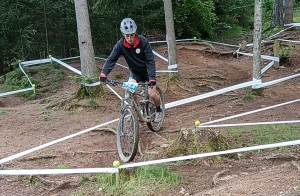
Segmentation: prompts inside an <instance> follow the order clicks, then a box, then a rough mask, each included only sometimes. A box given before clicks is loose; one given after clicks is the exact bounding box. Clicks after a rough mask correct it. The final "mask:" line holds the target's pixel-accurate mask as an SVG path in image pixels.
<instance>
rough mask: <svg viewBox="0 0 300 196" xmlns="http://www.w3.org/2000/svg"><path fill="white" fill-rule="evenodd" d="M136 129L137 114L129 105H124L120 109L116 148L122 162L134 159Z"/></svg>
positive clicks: (137, 139) (137, 125)
mask: <svg viewBox="0 0 300 196" xmlns="http://www.w3.org/2000/svg"><path fill="white" fill-rule="evenodd" d="M138 130H139V121H138V116H137V114H136V113H135V111H134V110H133V109H132V108H131V107H130V106H126V107H125V108H124V109H122V112H121V115H120V119H119V124H118V131H117V148H118V154H119V157H120V159H121V161H122V162H125V163H127V162H130V161H132V160H133V159H134V157H135V155H136V153H137V149H138V143H139V133H138ZM127 148H128V149H127Z"/></svg>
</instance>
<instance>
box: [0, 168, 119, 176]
mask: <svg viewBox="0 0 300 196" xmlns="http://www.w3.org/2000/svg"><path fill="white" fill-rule="evenodd" d="M118 172H119V169H118V168H78V169H20V170H0V175H43V174H44V175H46V174H84V173H89V174H91V173H118Z"/></svg>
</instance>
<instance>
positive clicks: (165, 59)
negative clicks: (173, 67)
mask: <svg viewBox="0 0 300 196" xmlns="http://www.w3.org/2000/svg"><path fill="white" fill-rule="evenodd" d="M152 52H153V54H155V55H156V56H158V57H159V58H161V59H162V60H164V61H166V62H169V60H168V59H167V58H165V57H163V56H162V55H160V54H158V53H157V52H155V51H154V50H152Z"/></svg>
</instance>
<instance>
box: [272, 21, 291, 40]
mask: <svg viewBox="0 0 300 196" xmlns="http://www.w3.org/2000/svg"><path fill="white" fill-rule="evenodd" d="M293 27H294V25H293V24H292V26H290V27H287V28H285V29H282V30H281V31H279V32H277V33H275V34H274V35H271V36H270V37H269V39H270V38H272V37H275V36H276V35H278V34H280V33H282V32H284V31H286V30H288V29H290V28H293Z"/></svg>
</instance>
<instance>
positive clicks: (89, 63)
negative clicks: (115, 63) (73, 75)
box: [74, 0, 103, 97]
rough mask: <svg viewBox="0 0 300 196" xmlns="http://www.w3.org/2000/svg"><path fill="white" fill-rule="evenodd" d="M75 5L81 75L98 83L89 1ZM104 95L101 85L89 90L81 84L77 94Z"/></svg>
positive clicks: (78, 0)
mask: <svg viewBox="0 0 300 196" xmlns="http://www.w3.org/2000/svg"><path fill="white" fill-rule="evenodd" d="M74 3H75V11H76V20H77V31H78V44H79V52H80V63H81V73H82V76H87V77H89V78H93V82H96V80H97V78H98V77H97V76H98V74H97V69H96V63H95V54H94V47H93V42H92V35H91V28H90V19H89V12H88V4H87V0H75V1H74ZM102 94H103V88H102V86H101V85H97V86H93V87H89V88H88V87H86V86H84V84H81V85H80V88H79V89H78V91H77V93H76V97H85V96H89V97H96V96H99V95H102Z"/></svg>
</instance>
